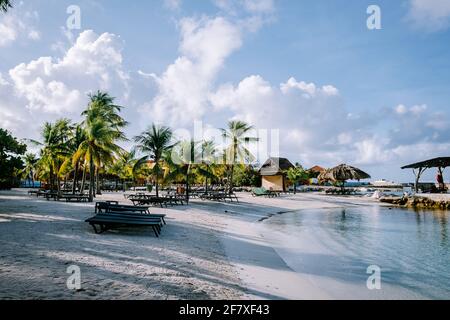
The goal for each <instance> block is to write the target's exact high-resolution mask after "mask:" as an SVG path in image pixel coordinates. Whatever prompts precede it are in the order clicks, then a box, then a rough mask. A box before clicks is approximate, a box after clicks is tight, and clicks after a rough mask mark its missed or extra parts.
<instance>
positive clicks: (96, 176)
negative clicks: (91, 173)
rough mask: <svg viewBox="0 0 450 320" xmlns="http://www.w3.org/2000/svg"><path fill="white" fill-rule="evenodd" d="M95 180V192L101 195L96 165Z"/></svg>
mask: <svg viewBox="0 0 450 320" xmlns="http://www.w3.org/2000/svg"><path fill="white" fill-rule="evenodd" d="M95 178H96V179H95V180H96V182H97V184H96V191H97V192H96V194H98V195H101V194H102V190H100V167H99V166H97V167H96V170H95Z"/></svg>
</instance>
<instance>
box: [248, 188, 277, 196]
mask: <svg viewBox="0 0 450 320" xmlns="http://www.w3.org/2000/svg"><path fill="white" fill-rule="evenodd" d="M252 195H253V196H254V197H268V198H273V197H278V196H279V193H278V192H276V191H272V190H267V189H266V188H253V189H252Z"/></svg>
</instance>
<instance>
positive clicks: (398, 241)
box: [261, 206, 450, 299]
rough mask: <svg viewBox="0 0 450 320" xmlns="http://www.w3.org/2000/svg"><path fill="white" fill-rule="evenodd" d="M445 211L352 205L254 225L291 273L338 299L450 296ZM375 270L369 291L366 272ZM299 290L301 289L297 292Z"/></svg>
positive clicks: (449, 225)
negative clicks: (377, 277) (375, 285)
mask: <svg viewBox="0 0 450 320" xmlns="http://www.w3.org/2000/svg"><path fill="white" fill-rule="evenodd" d="M449 219H450V214H449V213H448V212H437V211H435V212H423V211H418V212H415V211H411V210H404V209H397V208H394V209H391V210H390V209H389V208H386V207H379V206H357V207H356V206H351V207H348V208H341V209H319V210H310V209H308V210H304V211H298V212H291V213H286V214H282V215H278V216H274V217H272V218H270V219H268V220H266V221H265V222H264V223H263V224H262V226H261V233H262V234H263V236H264V237H266V238H268V239H270V242H271V243H273V244H274V246H275V250H276V251H277V253H278V254H279V255H280V256H281V257H282V258H283V260H284V261H285V262H286V263H287V264H288V265H289V266H290V267H291V268H292V269H293V270H295V271H296V272H298V273H300V274H302V275H304V276H305V277H307V278H308V279H309V280H310V281H311V282H312V283H313V284H314V285H315V286H317V287H319V288H320V289H322V290H324V291H325V292H327V293H328V294H329V295H330V296H332V297H333V298H337V299H449V298H450V223H449V222H450V221H449ZM371 265H376V266H379V267H380V268H381V289H380V290H369V289H368V287H367V285H366V282H367V279H368V277H369V276H370V274H368V273H367V268H368V267H369V266H371ZM299 290H301V288H299Z"/></svg>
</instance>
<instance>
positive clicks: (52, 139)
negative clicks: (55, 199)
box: [8, 91, 261, 201]
mask: <svg viewBox="0 0 450 320" xmlns="http://www.w3.org/2000/svg"><path fill="white" fill-rule="evenodd" d="M123 109H124V108H123V107H122V106H119V105H117V104H116V103H115V99H114V97H112V96H110V95H109V94H108V93H106V92H101V91H98V92H96V93H93V94H90V95H89V101H88V105H87V106H86V108H85V110H84V111H83V112H82V113H81V121H80V122H79V123H75V122H73V121H71V120H70V119H66V118H62V119H59V120H56V121H55V122H46V123H44V124H43V126H42V128H41V132H40V138H38V139H28V140H27V142H28V144H29V145H30V146H32V147H34V148H38V149H39V152H38V153H37V154H34V153H31V152H28V153H27V154H25V152H26V151H25V149H23V148H22V149H20V150H17V148H16V152H17V154H18V155H20V156H22V158H20V157H19V158H20V159H19V160H20V164H17V165H16V169H17V170H18V171H17V174H18V176H20V178H22V179H24V180H26V181H28V183H29V184H34V182H35V181H40V182H43V186H44V187H45V188H46V189H50V190H54V191H56V192H64V193H72V194H76V193H80V194H83V193H86V194H88V196H89V200H90V201H93V199H94V197H96V195H98V194H101V192H102V190H104V189H113V190H127V188H129V187H132V186H138V185H139V186H144V187H147V188H148V190H152V189H154V190H155V193H156V195H157V196H159V194H160V190H161V187H162V186H170V185H174V184H176V185H177V186H178V191H180V192H181V193H183V194H184V195H185V197H186V201H189V192H190V190H191V188H192V185H197V186H201V187H202V188H203V190H204V192H209V191H210V190H211V188H212V186H214V185H216V186H217V185H220V186H221V187H222V188H223V189H225V190H226V191H227V192H230V193H231V192H233V189H234V187H235V186H237V187H241V186H258V185H260V183H261V180H260V177H259V174H258V171H257V169H256V168H255V167H254V166H252V163H253V162H254V157H253V155H252V153H251V151H250V149H251V148H250V145H251V144H252V143H254V142H256V141H257V138H255V137H253V136H252V131H253V127H252V126H250V125H248V124H247V123H245V122H242V121H230V122H229V123H228V126H227V128H226V129H222V135H223V138H224V141H225V142H226V145H225V146H224V147H223V148H218V147H217V145H216V144H215V142H214V141H211V140H204V141H193V140H179V139H177V137H175V135H174V133H173V131H172V129H171V128H169V127H166V126H161V125H157V124H151V125H150V126H149V127H148V128H147V129H146V130H145V131H143V132H142V133H141V134H139V135H137V136H135V137H133V139H131V140H128V139H127V138H126V137H125V134H124V132H123V130H124V128H125V127H126V126H127V125H128V123H127V122H126V121H125V120H124V118H123V117H122V115H121V114H122V111H123ZM9 144H11V142H10V143H9ZM124 145H126V146H128V148H129V149H128V150H126V148H124ZM9 153H10V152H8V154H9ZM8 176H12V173H9V175H8Z"/></svg>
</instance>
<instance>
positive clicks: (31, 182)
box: [31, 171, 34, 188]
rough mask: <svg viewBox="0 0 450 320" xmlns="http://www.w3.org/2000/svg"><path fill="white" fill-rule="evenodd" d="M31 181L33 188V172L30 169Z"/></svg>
mask: <svg viewBox="0 0 450 320" xmlns="http://www.w3.org/2000/svg"><path fill="white" fill-rule="evenodd" d="M31 183H32V185H31V186H32V188H34V172H33V171H31Z"/></svg>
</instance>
